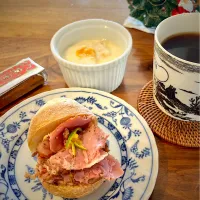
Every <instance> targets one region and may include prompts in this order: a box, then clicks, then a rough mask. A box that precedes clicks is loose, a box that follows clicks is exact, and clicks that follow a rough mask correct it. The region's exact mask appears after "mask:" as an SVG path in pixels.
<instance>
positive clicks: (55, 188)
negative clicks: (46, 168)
mask: <svg viewBox="0 0 200 200" xmlns="http://www.w3.org/2000/svg"><path fill="white" fill-rule="evenodd" d="M103 182H104V179H100V180H98V181H96V182H94V183H92V184H85V185H83V184H80V185H53V184H49V183H46V182H42V185H43V187H44V188H45V189H46V190H47V191H49V192H50V193H51V194H53V195H55V196H60V197H64V198H79V197H83V196H86V195H88V194H90V193H92V192H94V190H96V189H97V188H98V187H99V186H100V185H101V184H102V183H103Z"/></svg>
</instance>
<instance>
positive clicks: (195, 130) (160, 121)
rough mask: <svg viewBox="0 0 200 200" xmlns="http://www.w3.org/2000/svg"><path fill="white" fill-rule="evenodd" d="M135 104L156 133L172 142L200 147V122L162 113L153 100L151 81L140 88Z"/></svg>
mask: <svg viewBox="0 0 200 200" xmlns="http://www.w3.org/2000/svg"><path fill="white" fill-rule="evenodd" d="M137 105H138V111H139V112H140V114H141V115H142V116H143V117H144V119H145V120H146V121H147V123H148V124H149V126H150V128H151V130H152V131H153V132H154V133H155V134H156V135H158V136H160V137H161V138H163V139H165V140H167V141H168V142H171V143H174V144H178V145H182V146H186V147H200V122H186V121H180V120H176V119H173V118H171V117H169V116H168V115H166V114H164V113H163V112H162V111H161V110H160V109H159V108H158V107H157V105H156V104H155V102H154V99H153V84H152V81H150V82H149V83H147V84H146V85H145V86H144V87H143V89H142V90H141V92H140V95H139V97H138V102H137Z"/></svg>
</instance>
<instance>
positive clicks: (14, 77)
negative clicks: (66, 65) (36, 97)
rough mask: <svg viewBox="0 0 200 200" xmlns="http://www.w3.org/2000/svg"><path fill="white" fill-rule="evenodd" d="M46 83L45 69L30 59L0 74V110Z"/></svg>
mask: <svg viewBox="0 0 200 200" xmlns="http://www.w3.org/2000/svg"><path fill="white" fill-rule="evenodd" d="M46 81H47V74H46V72H45V69H44V68H43V67H41V66H40V65H38V64H37V63H35V62H34V61H33V60H31V59H30V58H26V59H23V60H21V61H19V62H18V63H16V64H15V65H14V66H11V67H9V68H8V69H6V70H4V71H2V72H0V109H2V108H3V107H5V106H6V105H8V104H10V103H11V102H13V101H14V100H16V99H18V98H19V97H21V96H23V95H24V94H26V93H28V92H30V91H31V90H33V89H35V88H36V87H38V86H40V85H43V84H44V83H45V82H46Z"/></svg>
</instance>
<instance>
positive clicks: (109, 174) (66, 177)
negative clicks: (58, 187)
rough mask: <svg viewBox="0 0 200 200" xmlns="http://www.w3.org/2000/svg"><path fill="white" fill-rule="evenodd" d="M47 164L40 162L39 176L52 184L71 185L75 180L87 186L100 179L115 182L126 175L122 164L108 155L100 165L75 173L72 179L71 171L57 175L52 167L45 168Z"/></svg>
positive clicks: (38, 166) (38, 167)
mask: <svg viewBox="0 0 200 200" xmlns="http://www.w3.org/2000/svg"><path fill="white" fill-rule="evenodd" d="M46 164H47V163H46ZM46 164H44V163H43V162H41V163H40V162H38V165H37V171H38V172H39V174H38V175H39V177H40V179H42V180H44V181H47V182H50V183H51V182H54V181H56V180H63V181H64V183H70V182H72V178H73V179H74V181H76V182H79V183H83V184H87V183H90V181H91V180H92V181H93V180H97V179H99V178H104V179H106V180H115V179H117V178H119V177H120V176H122V175H123V173H124V171H123V170H122V168H121V166H120V163H119V162H118V161H117V160H116V159H115V158H114V157H113V156H111V155H108V156H107V157H105V158H104V159H103V160H101V161H100V162H99V163H96V164H95V165H93V166H92V167H91V168H86V169H83V170H75V171H73V172H72V173H73V176H72V177H70V173H68V172H69V171H63V172H61V173H58V174H57V175H56V171H53V173H52V169H51V167H49V166H47V167H45V166H46ZM74 181H73V182H74Z"/></svg>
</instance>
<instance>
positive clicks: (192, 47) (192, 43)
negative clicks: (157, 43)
mask: <svg viewBox="0 0 200 200" xmlns="http://www.w3.org/2000/svg"><path fill="white" fill-rule="evenodd" d="M162 46H163V47H164V48H165V49H166V50H167V51H169V52H170V53H171V54H173V55H175V56H177V57H179V58H182V59H184V60H187V61H190V62H194V63H200V59H199V56H200V51H199V47H200V34H197V33H183V34H179V35H173V36H171V37H169V38H167V39H166V40H164V41H163V42H162Z"/></svg>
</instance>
